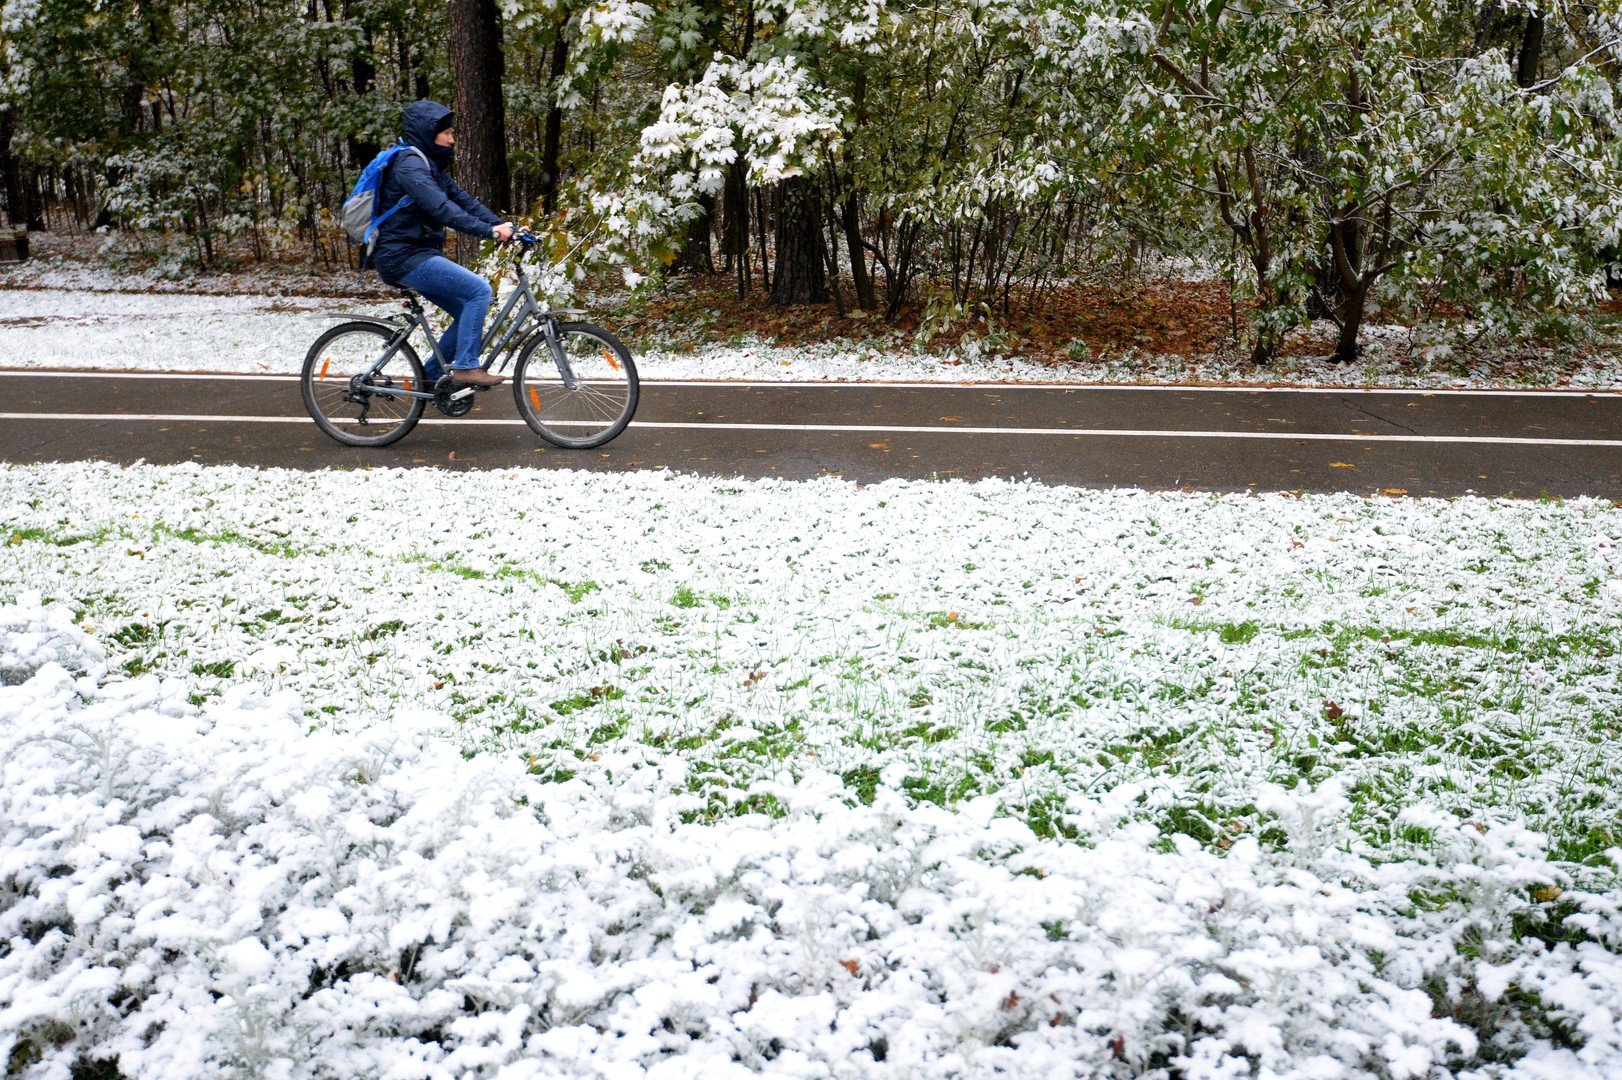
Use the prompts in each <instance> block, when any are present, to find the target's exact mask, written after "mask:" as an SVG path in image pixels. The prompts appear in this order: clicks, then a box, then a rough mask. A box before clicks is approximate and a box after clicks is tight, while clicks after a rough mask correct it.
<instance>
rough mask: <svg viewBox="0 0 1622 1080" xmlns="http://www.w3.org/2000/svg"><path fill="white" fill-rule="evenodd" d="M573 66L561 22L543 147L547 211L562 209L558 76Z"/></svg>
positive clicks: (543, 189)
mask: <svg viewBox="0 0 1622 1080" xmlns="http://www.w3.org/2000/svg"><path fill="white" fill-rule="evenodd" d="M568 69H569V43H568V42H567V41H566V40H564V37H563V24H562V23H559V24H558V36H557V38H556V39H555V40H554V41H553V42H552V67H551V71H550V75H551V80H552V81H551V84H550V86H549V95H550V97H551V104H549V105H548V106H547V109H546V142H545V144H544V145H543V146H542V148H541V209H542V210H545V211H546V213H547V214H549V215H550V214H555V213H557V210H558V182H559V179H560V173H561V171H562V166H561V159H562V156H563V109H562V107H561V106H559V105H558V100H557V95H558V80H559V79H561V78H563V73H564V72H565V71H567V70H568Z"/></svg>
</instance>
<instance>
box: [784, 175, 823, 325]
mask: <svg viewBox="0 0 1622 1080" xmlns="http://www.w3.org/2000/svg"><path fill="white" fill-rule="evenodd" d="M772 277H773V281H772V294H771V300H770V302H771V303H772V304H773V305H775V306H777V307H787V306H789V305H791V304H820V303H823V302H824V301H826V300H827V299H828V276H827V271H826V269H825V268H824V263H823V260H822V227H821V221H820V215H819V214H818V213H817V199H816V188H815V186H814V185H813V184H812V183H811V181H810V180H808V179H806V178H805V177H803V176H796V177H794V178H792V179H790V180H785V181H784V182H783V183H782V184H781V185H779V186H778V189H777V270H776V272H775V273H774V274H773V275H772Z"/></svg>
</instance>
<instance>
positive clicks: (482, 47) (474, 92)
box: [447, 0, 512, 213]
mask: <svg viewBox="0 0 1622 1080" xmlns="http://www.w3.org/2000/svg"><path fill="white" fill-rule="evenodd" d="M447 14H448V15H449V18H450V46H451V48H450V52H451V76H452V79H453V80H454V81H455V84H456V95H455V104H454V105H453V106H452V107H453V108H454V109H455V110H456V162H457V164H456V174H457V180H458V182H459V183H461V185H462V186H463V187H465V188H466V189H467V190H468V192H469V193H470V194H471V195H472V196H473V197H474V198H476V199H478V200H479V201H480V202H482V203H484V204H485V205H486V206H488V207H490V208H491V209H492V210H495V211H496V212H497V213H505V212H506V207H507V204H508V203H510V202H511V201H512V180H511V177H510V174H509V173H508V171H507V110H506V99H505V98H504V97H503V96H502V86H501V81H502V78H503V77H504V75H505V74H506V66H505V63H504V61H503V59H502V53H501V22H500V12H499V9H498V8H497V6H496V0H450V6H449V9H448V12H447Z"/></svg>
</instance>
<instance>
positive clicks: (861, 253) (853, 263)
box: [840, 192, 879, 311]
mask: <svg viewBox="0 0 1622 1080" xmlns="http://www.w3.org/2000/svg"><path fill="white" fill-rule="evenodd" d="M840 217H841V219H842V220H841V224H842V225H843V226H844V229H845V246H846V247H848V248H849V249H850V284H851V288H852V289H853V290H854V291H855V293H856V306H857V307H859V308H861V309H862V310H863V311H876V310H877V309H878V306H879V300H878V296H877V294H875V293H874V292H873V275H872V274H869V273H868V272H867V252H866V250H865V249H863V247H862V218H861V196H860V195H859V194H857V193H856V192H852V193H851V195H850V197H849V198H847V199H846V200H845V204H844V206H842V207H841V208H840Z"/></svg>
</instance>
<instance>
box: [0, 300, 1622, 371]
mask: <svg viewBox="0 0 1622 1080" xmlns="http://www.w3.org/2000/svg"><path fill="white" fill-rule="evenodd" d="M396 310H398V304H397V302H392V301H390V300H388V298H387V297H385V296H373V297H365V298H362V297H351V298H348V299H345V298H341V297H313V296H267V295H262V294H241V295H218V296H214V295H200V294H194V293H153V292H141V291H136V292H116V291H115V292H86V291H83V290H82V289H79V288H71V287H66V286H65V287H64V288H63V290H62V291H61V292H52V291H48V290H39V289H7V288H0V365H3V366H5V367H24V368H26V367H84V366H87V365H91V364H93V365H95V366H98V367H104V368H107V369H109V370H127V371H230V372H237V373H281V374H287V373H296V372H297V371H298V369H299V365H300V364H301V363H302V362H303V359H304V353H305V350H306V349H307V348H308V347H309V345H310V343H311V342H312V341H314V340H315V338H316V336H317V335H318V334H319V333H320V330H321V328H322V327H324V326H326V325H330V324H329V323H326V322H324V321H323V319H324V317H325V316H327V315H329V314H332V313H337V312H344V311H351V312H359V313H363V314H374V315H387V314H391V313H393V312H394V311H396ZM610 329H613V327H610ZM1369 329H1370V337H1371V342H1370V348H1369V350H1368V353H1367V354H1366V357H1365V358H1364V359H1363V360H1362V361H1361V362H1359V363H1356V364H1342V365H1332V364H1328V363H1326V362H1325V361H1324V360H1323V358H1321V357H1318V358H1314V357H1300V356H1291V357H1282V358H1280V360H1279V361H1278V362H1277V364H1276V365H1275V366H1273V367H1270V368H1269V369H1267V370H1266V371H1265V372H1258V371H1256V370H1254V369H1246V368H1244V367H1241V366H1240V365H1238V364H1237V363H1234V362H1231V361H1225V360H1222V359H1219V358H1216V357H1211V356H1196V357H1181V356H1174V355H1167V356H1159V355H1139V354H1137V353H1127V354H1125V355H1122V356H1118V357H1110V358H1109V359H1108V360H1093V361H1079V362H1074V363H1066V364H1062V365H1057V366H1055V365H1048V364H1040V363H1031V362H1029V361H1027V360H1024V359H1022V358H1020V357H1019V356H1003V355H997V356H993V355H986V354H983V353H982V352H981V351H980V348H979V346H978V344H977V343H974V342H971V343H969V344H968V345H966V346H964V347H961V348H958V349H956V350H955V351H949V352H945V353H928V352H912V351H907V350H904V349H899V348H895V347H893V346H888V345H884V344H866V343H861V342H851V341H841V340H834V341H829V342H825V343H818V344H813V345H805V346H796V347H786V346H779V345H776V344H774V343H772V342H770V341H761V340H743V341H735V342H730V343H719V342H718V343H716V344H715V345H713V346H709V347H705V348H700V349H696V350H692V351H672V350H665V349H648V348H645V347H643V346H642V345H640V344H638V342H637V341H635V340H628V342H627V343H628V344H629V345H630V346H631V348H632V351H633V352H634V353H635V354H636V357H637V364H638V367H639V368H640V369H641V372H642V375H643V377H644V378H647V379H648V380H650V381H663V380H685V379H706V378H720V379H729V380H772V381H776V380H787V381H795V380H806V381H821V382H839V381H856V382H861V381H890V382H896V381H900V382H906V381H913V380H927V381H929V382H931V383H934V384H937V385H940V384H948V385H951V384H962V383H976V382H978V383H984V382H1006V383H1011V384H1018V383H1032V384H1052V383H1106V382H1113V383H1123V382H1124V383H1130V382H1142V383H1159V384H1186V383H1202V382H1203V383H1223V384H1233V385H1239V384H1243V383H1284V384H1293V385H1300V386H1334V387H1337V388H1341V389H1346V388H1359V387H1367V386H1387V387H1407V388H1462V387H1478V388H1479V387H1482V386H1486V385H1491V384H1492V383H1493V381H1494V373H1493V372H1492V371H1491V370H1488V369H1487V368H1486V367H1485V366H1484V365H1472V364H1471V363H1461V362H1460V361H1458V360H1455V359H1453V358H1452V357H1451V355H1450V350H1449V349H1448V348H1446V347H1437V348H1435V349H1433V350H1430V352H1431V354H1432V356H1431V358H1429V359H1424V358H1415V359H1411V360H1404V359H1402V358H1401V357H1399V356H1398V355H1397V351H1396V350H1394V349H1392V350H1388V349H1387V348H1386V346H1385V344H1384V343H1385V342H1386V341H1387V340H1389V339H1398V340H1400V339H1403V338H1405V337H1406V336H1407V331H1405V330H1403V329H1402V328H1400V327H1388V328H1375V327H1371V328H1369ZM1595 354H1596V355H1594V356H1592V357H1590V358H1588V359H1587V360H1584V361H1582V362H1581V363H1575V364H1572V363H1564V362H1557V361H1555V360H1554V359H1553V358H1544V359H1542V360H1531V359H1528V360H1526V361H1525V362H1523V363H1520V364H1518V365H1515V366H1514V367H1513V369H1512V372H1510V373H1507V374H1509V375H1510V377H1508V378H1504V379H1503V381H1505V382H1507V383H1509V384H1513V385H1527V386H1558V385H1570V386H1576V387H1582V388H1592V389H1596V390H1602V391H1603V390H1613V389H1615V388H1616V387H1617V386H1618V385H1622V357H1619V356H1618V355H1617V354H1616V350H1614V349H1613V350H1610V351H1609V354H1607V353H1606V351H1605V350H1595Z"/></svg>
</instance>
